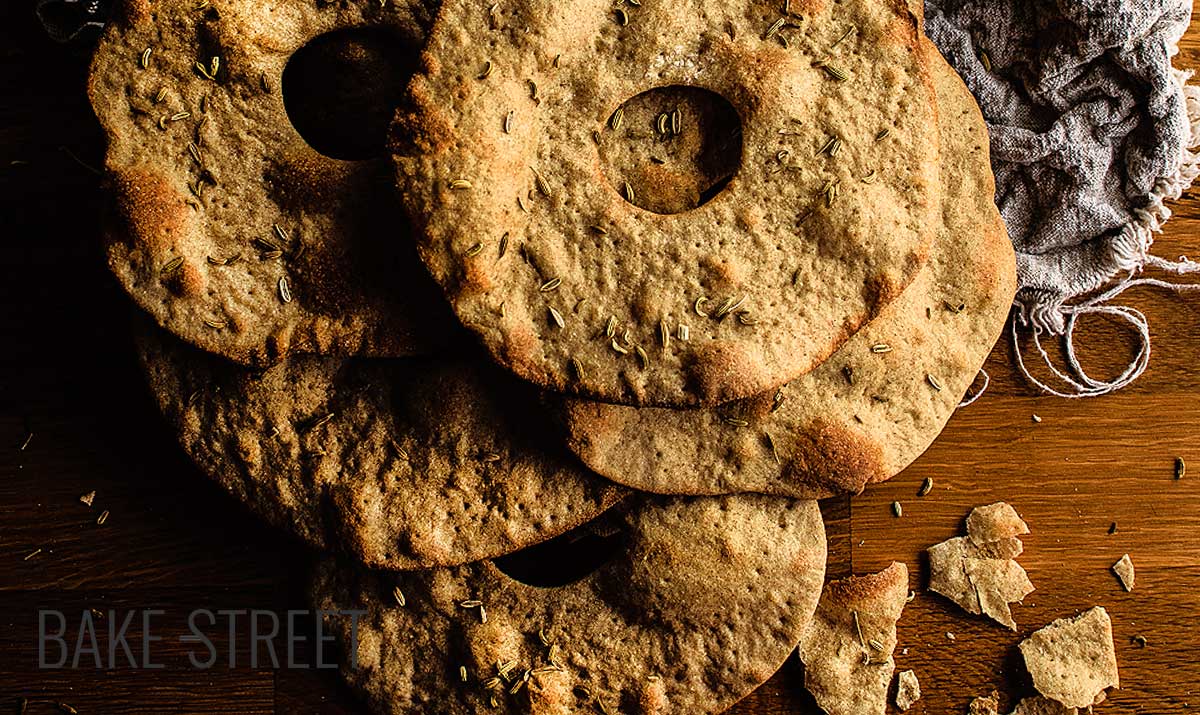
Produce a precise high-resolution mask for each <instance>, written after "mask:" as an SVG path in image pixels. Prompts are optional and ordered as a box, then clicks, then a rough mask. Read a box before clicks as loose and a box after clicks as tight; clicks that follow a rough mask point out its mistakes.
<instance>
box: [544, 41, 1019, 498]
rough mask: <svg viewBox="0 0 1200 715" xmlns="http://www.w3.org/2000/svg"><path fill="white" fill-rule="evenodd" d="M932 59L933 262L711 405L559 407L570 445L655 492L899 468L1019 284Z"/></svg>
mask: <svg viewBox="0 0 1200 715" xmlns="http://www.w3.org/2000/svg"><path fill="white" fill-rule="evenodd" d="M925 46H926V48H927V51H928V53H929V54H930V55H931V56H933V57H936V62H935V63H934V64H933V66H934V77H935V81H936V86H937V88H938V104H939V106H940V112H939V113H940V115H941V116H942V117H943V118H944V119H945V120H946V121H943V122H942V124H941V130H942V146H943V152H942V165H941V171H942V181H943V183H944V188H945V191H944V193H943V195H942V199H943V202H942V220H941V222H940V224H939V229H938V238H937V241H936V242H935V244H934V246H933V251H932V255H931V257H930V259H929V263H928V264H927V265H926V267H925V268H924V269H923V270H922V271H921V273H920V275H918V276H917V278H916V280H915V281H914V282H913V284H912V285H910V286H909V287H908V289H907V290H905V292H904V293H903V294H902V295H901V296H900V297H899V298H898V299H897V300H896V301H895V302H893V303H892V304H891V305H889V306H888V307H887V308H885V309H884V311H883V312H882V314H881V315H880V316H879V317H878V318H876V319H875V321H873V322H872V323H871V324H870V325H868V326H867V327H866V328H864V329H863V330H862V331H860V332H859V333H858V334H857V335H855V336H854V337H853V338H852V339H851V340H850V341H848V342H847V343H846V344H845V345H844V346H842V348H841V349H840V350H839V351H838V352H837V353H835V354H834V355H833V356H832V357H831V358H830V359H829V360H828V361H827V362H826V363H825V364H824V365H822V366H821V367H819V368H817V369H816V370H814V371H813V372H811V373H809V374H808V375H806V376H804V377H802V378H800V379H798V380H795V381H793V382H792V383H790V384H789V385H788V386H786V387H785V388H783V389H782V390H780V391H778V392H776V391H772V392H768V393H764V394H762V395H759V396H758V397H755V398H751V399H747V400H742V401H738V402H734V403H730V404H728V405H725V406H723V407H721V408H719V409H717V410H711V411H710V410H704V411H700V410H667V409H640V410H639V409H633V408H628V407H620V406H616V405H606V404H601V403H596V402H590V401H584V400H568V401H567V402H566V405H565V408H564V416H565V421H566V422H567V425H568V429H569V431H570V434H571V436H570V444H571V447H572V449H574V450H575V452H576V453H577V454H579V455H580V456H581V457H582V458H583V460H584V461H585V462H586V463H587V464H588V465H589V466H591V467H592V468H593V469H595V470H596V471H598V472H600V473H601V474H604V475H606V476H608V477H609V478H611V479H614V480H616V481H619V482H621V483H623V484H627V485H629V486H632V487H635V488H638V489H643V490H648V491H653V492H661V493H682V494H718V493H728V492H739V491H757V492H765V493H771V494H784V495H789V496H809V497H824V496H828V495H831V494H836V493H845V492H850V493H857V492H859V491H861V490H862V488H863V486H864V485H866V484H868V483H870V482H876V481H882V480H884V479H887V478H890V477H891V476H893V475H895V474H897V473H899V472H900V471H901V470H902V469H904V467H906V466H907V465H908V464H909V463H911V462H912V461H913V460H914V459H916V457H917V456H918V455H920V454H921V453H922V452H923V451H924V450H925V449H926V448H927V447H928V446H929V445H930V443H932V442H933V440H934V439H935V438H936V437H937V435H938V434H939V433H940V432H941V430H942V428H943V427H944V426H945V424H946V422H947V420H949V418H950V416H951V415H952V414H953V412H954V410H955V408H957V406H958V403H959V400H960V399H961V397H962V395H963V394H964V392H965V391H966V390H967V389H968V387H969V385H970V384H971V381H972V380H973V379H974V377H975V375H976V373H977V371H978V370H979V367H980V366H981V365H982V364H983V362H984V360H985V359H986V357H987V355H988V353H989V352H990V351H991V349H992V346H993V345H994V344H995V341H996V339H997V337H998V336H999V333H1000V331H1001V329H1002V327H1003V324H1004V319H1005V316H1006V315H1007V314H1008V309H1009V305H1010V304H1011V302H1012V297H1013V294H1014V291H1015V290H1016V269H1015V264H1014V259H1013V251H1012V246H1011V244H1010V243H1009V241H1008V238H1007V234H1006V233H1005V229H1004V224H1003V222H1002V221H1001V219H1000V216H999V213H998V212H997V210H996V207H995V205H994V204H993V202H992V195H993V193H994V187H993V182H992V174H991V168H990V164H989V162H988V142H987V130H986V127H985V126H984V123H983V117H982V116H981V115H980V113H979V109H978V107H977V105H976V104H975V101H974V99H973V98H972V97H971V95H970V93H969V92H968V91H967V89H966V87H965V86H963V84H962V82H961V80H959V79H958V77H957V75H955V74H954V72H953V71H952V70H951V69H950V67H949V65H947V64H946V63H945V61H944V60H942V59H941V57H940V55H938V54H937V50H936V48H933V46H932V44H929V43H926V45H925Z"/></svg>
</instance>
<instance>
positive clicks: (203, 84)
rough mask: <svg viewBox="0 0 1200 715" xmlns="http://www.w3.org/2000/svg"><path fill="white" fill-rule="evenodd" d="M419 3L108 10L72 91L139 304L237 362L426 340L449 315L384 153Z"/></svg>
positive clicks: (114, 243)
mask: <svg viewBox="0 0 1200 715" xmlns="http://www.w3.org/2000/svg"><path fill="white" fill-rule="evenodd" d="M435 6H436V3H435V2H433V1H432V0H430V1H429V2H421V1H419V0H395V1H393V2H388V3H377V2H356V3H341V2H338V3H322V2H316V3H314V2H286V3H278V2H269V3H264V2H257V1H255V0H205V1H204V2H202V3H195V2H190V1H189V2H181V3H161V4H160V3H151V2H149V1H148V0H126V1H125V2H124V3H123V4H121V5H120V7H119V8H118V9H117V10H116V12H115V15H114V17H113V19H112V21H111V22H110V23H109V25H108V27H107V28H106V30H105V32H104V36H103V38H102V39H101V41H100V44H99V46H98V47H97V49H96V54H95V58H94V60H93V62H92V70H91V77H90V80H89V93H90V96H91V101H92V106H93V108H94V109H95V112H96V116H97V117H98V118H99V120H100V124H101V126H102V127H103V128H104V131H105V133H106V135H107V137H108V152H107V156H106V159H105V168H106V170H107V179H106V182H107V185H108V188H109V191H110V195H111V210H110V211H109V212H108V214H109V215H108V216H107V221H106V229H105V233H106V236H107V242H108V246H107V251H108V263H109V267H110V268H111V269H112V272H113V273H114V274H115V275H116V277H117V278H118V280H119V281H120V282H121V284H122V285H123V286H124V288H125V290H126V291H127V292H128V293H129V294H130V296H132V297H133V299H134V300H135V301H136V302H137V304H138V305H139V306H141V307H142V308H143V309H144V310H146V311H147V312H149V313H150V314H151V315H152V316H153V317H154V319H155V320H156V321H157V322H158V323H159V324H160V325H162V326H164V327H165V328H167V329H168V330H170V331H171V332H173V333H175V334H176V335H178V336H180V337H181V338H183V339H185V340H187V341H188V342H189V343H192V344H194V345H197V346H199V347H201V348H203V349H205V350H207V351H209V352H213V353H217V354H220V355H224V356H226V357H228V358H231V359H233V360H236V361H239V362H243V363H259V364H267V363H271V362H274V361H276V360H279V359H280V358H282V357H284V356H286V355H288V354H290V353H297V352H321V353H337V354H359V353H362V354H372V355H405V354H412V353H423V352H427V351H428V350H430V349H431V348H432V347H435V346H438V345H441V344H442V343H444V342H445V338H446V336H447V334H448V332H449V328H450V326H453V324H454V321H453V317H452V315H451V314H450V312H449V310H448V309H446V308H445V307H444V305H443V303H444V301H442V300H441V299H440V295H439V291H438V289H437V286H436V285H434V284H433V282H432V281H431V280H429V278H428V276H427V274H426V271H425V270H424V269H423V268H422V267H421V266H420V262H419V261H418V260H416V256H415V252H414V251H413V249H412V244H411V241H410V240H408V238H407V233H408V230H409V229H408V228H407V226H408V222H407V220H405V219H404V218H403V215H402V213H401V212H400V211H399V210H398V207H397V204H396V200H395V195H394V194H395V188H394V181H393V180H392V176H391V173H392V172H391V169H390V163H389V162H388V161H387V160H386V156H387V152H386V148H385V147H386V139H387V124H388V121H389V120H390V118H391V116H392V113H393V108H394V105H395V102H396V100H397V98H398V96H399V94H400V91H401V88H402V86H403V82H404V81H405V80H406V78H407V76H408V75H409V74H411V72H412V69H413V66H414V65H415V63H416V59H417V54H418V52H419V50H420V48H421V46H422V42H423V40H424V38H425V36H426V32H427V30H428V27H429V25H430V24H431V22H432V18H431V15H432V12H433V9H432V8H434V7H435ZM293 59H295V61H294V62H293V61H292V60H293ZM285 90H287V91H286V92H285ZM293 115H294V116H295V118H296V122H295V123H294V122H293V121H292V119H291V117H292V116H293ZM297 126H301V127H303V128H304V130H305V132H306V133H307V135H308V138H309V139H311V140H312V141H315V142H317V143H318V144H319V145H320V146H321V148H322V149H324V150H325V151H326V152H327V153H328V154H322V153H320V152H318V151H317V149H314V148H313V146H312V145H311V144H310V143H309V141H306V138H305V137H303V136H301V134H300V132H299V131H298V130H297ZM364 137H365V138H364ZM372 141H373V143H374V146H375V153H374V155H370V154H368V155H363V152H364V151H366V152H369V151H370V147H371V146H372ZM347 156H349V157H351V158H350V159H348V158H346V157H347Z"/></svg>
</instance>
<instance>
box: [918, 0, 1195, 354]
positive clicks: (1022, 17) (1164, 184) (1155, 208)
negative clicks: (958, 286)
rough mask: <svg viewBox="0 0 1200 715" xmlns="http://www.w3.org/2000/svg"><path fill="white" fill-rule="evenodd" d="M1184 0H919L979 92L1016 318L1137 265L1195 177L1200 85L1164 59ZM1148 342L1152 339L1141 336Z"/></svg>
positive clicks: (1180, 27)
mask: <svg viewBox="0 0 1200 715" xmlns="http://www.w3.org/2000/svg"><path fill="white" fill-rule="evenodd" d="M1191 10H1192V3H1191V1H1190V0H1187V1H1184V0H1042V1H1040V2H1039V1H1037V0H926V3H925V17H926V20H925V22H926V26H925V29H926V32H927V34H928V35H929V37H930V38H931V39H932V40H933V41H934V43H935V44H936V45H937V46H938V48H939V49H941V51H942V53H943V54H944V55H945V56H946V59H947V60H949V62H950V64H952V65H953V66H954V68H955V69H956V70H957V71H958V72H959V74H961V75H962V77H963V79H964V81H965V82H966V84H967V87H968V88H970V90H971V92H972V94H974V95H975V97H976V99H978V101H979V104H980V107H981V108H982V110H983V115H984V118H985V119H986V120H987V123H988V130H989V132H990V135H991V151H992V167H993V169H994V171H995V174H996V203H997V205H998V206H999V207H1000V212H1001V213H1002V214H1003V216H1004V220H1005V222H1006V223H1007V224H1008V231H1009V236H1010V237H1011V238H1012V242H1013V245H1014V246H1015V248H1016V250H1017V273H1018V282H1019V286H1020V291H1019V293H1018V296H1017V304H1018V306H1019V308H1020V309H1021V315H1022V317H1023V319H1025V320H1028V321H1030V322H1032V323H1033V325H1034V326H1035V328H1036V329H1038V330H1039V331H1047V332H1050V333H1055V334H1057V333H1062V332H1063V331H1064V327H1065V325H1064V323H1070V322H1073V321H1071V320H1070V318H1069V316H1070V315H1071V311H1070V304H1069V301H1071V299H1073V298H1076V297H1079V296H1082V295H1085V294H1088V293H1091V292H1093V291H1096V290H1098V289H1100V288H1103V287H1105V286H1106V285H1109V284H1111V283H1112V282H1113V280H1114V279H1117V278H1120V277H1122V276H1123V275H1125V274H1130V273H1132V272H1135V271H1139V270H1140V269H1142V268H1143V267H1145V265H1146V264H1147V262H1148V260H1149V261H1150V262H1151V263H1153V264H1154V265H1155V266H1157V267H1161V268H1167V269H1168V270H1171V269H1174V270H1176V272H1190V270H1192V269H1194V268H1195V267H1196V264H1193V263H1190V262H1182V263H1175V264H1172V263H1168V262H1164V261H1161V260H1156V259H1152V257H1149V256H1148V251H1149V248H1150V244H1151V242H1152V240H1153V238H1152V234H1153V233H1154V232H1156V231H1158V230H1159V229H1160V227H1161V226H1162V224H1163V222H1164V221H1166V220H1167V218H1168V217H1170V215H1171V212H1170V210H1169V209H1168V208H1167V207H1166V206H1164V205H1163V201H1164V200H1167V199H1175V198H1178V197H1179V195H1180V194H1181V193H1182V192H1183V191H1184V190H1185V189H1186V188H1187V187H1188V186H1189V185H1191V183H1192V180H1193V179H1194V178H1195V177H1196V175H1197V173H1200V167H1198V164H1200V161H1198V159H1200V157H1198V155H1197V154H1194V153H1192V152H1191V151H1189V149H1190V148H1191V147H1193V146H1195V145H1197V144H1198V143H1200V131H1198V128H1200V124H1198V122H1197V118H1198V117H1200V94H1198V93H1197V91H1196V89H1195V88H1192V87H1188V86H1186V80H1187V79H1188V77H1189V76H1190V73H1184V72H1181V71H1178V70H1176V69H1174V68H1173V67H1172V64H1171V58H1172V57H1173V56H1174V55H1175V54H1176V52H1177V51H1178V50H1177V47H1176V45H1177V43H1178V41H1179V38H1180V37H1181V36H1182V35H1183V33H1184V31H1185V30H1186V29H1187V27H1188V22H1189V20H1190V17H1191ZM1147 350H1148V346H1147Z"/></svg>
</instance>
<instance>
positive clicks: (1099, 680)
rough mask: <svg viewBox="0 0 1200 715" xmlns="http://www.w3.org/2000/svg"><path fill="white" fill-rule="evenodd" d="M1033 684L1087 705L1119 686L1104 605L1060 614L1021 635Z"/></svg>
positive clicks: (1070, 703) (1073, 704) (1074, 704)
mask: <svg viewBox="0 0 1200 715" xmlns="http://www.w3.org/2000/svg"><path fill="white" fill-rule="evenodd" d="M1020 648H1021V656H1022V657H1023V658H1024V659H1025V667H1026V668H1028V669H1029V674H1030V675H1032V676H1033V687H1035V688H1037V691H1038V692H1039V693H1041V694H1042V695H1044V696H1045V697H1047V698H1049V699H1051V700H1054V701H1056V702H1058V703H1060V704H1062V705H1064V706H1066V707H1068V708H1088V707H1091V706H1092V705H1095V704H1097V703H1099V702H1101V701H1102V700H1104V698H1105V696H1106V692H1105V691H1106V690H1107V689H1108V688H1119V687H1121V679H1120V676H1119V675H1118V673H1117V652H1116V649H1115V647H1114V646H1113V637H1112V620H1111V619H1110V618H1109V617H1108V612H1107V611H1105V610H1104V608H1102V607H1101V606H1095V607H1093V608H1090V609H1088V610H1087V611H1085V612H1083V613H1081V614H1079V615H1078V616H1076V617H1074V618H1060V619H1058V620H1057V621H1054V622H1053V623H1051V624H1050V625H1048V626H1046V627H1044V628H1041V629H1039V630H1037V631H1035V632H1034V633H1033V634H1032V635H1030V636H1029V637H1028V638H1026V639H1025V640H1023V641H1021V644H1020Z"/></svg>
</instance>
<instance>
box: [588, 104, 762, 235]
mask: <svg viewBox="0 0 1200 715" xmlns="http://www.w3.org/2000/svg"><path fill="white" fill-rule="evenodd" d="M741 161H742V123H741V119H740V118H739V117H738V113H737V110H735V109H734V108H733V105H731V104H730V103H729V102H728V101H727V100H726V99H725V98H724V97H722V96H721V95H719V94H716V93H715V92H711V91H709V90H707V89H701V88H699V87H682V86H668V87H656V88H654V89H650V90H647V91H645V92H642V93H641V94H638V95H636V96H634V97H633V98H631V99H629V100H628V101H626V102H625V103H624V104H622V105H621V107H620V108H619V109H618V110H617V111H616V112H615V113H614V114H613V115H612V116H611V117H610V118H609V121H608V123H607V124H606V125H605V127H604V131H603V132H601V134H600V162H601V166H602V167H603V169H604V175H605V177H606V178H607V179H608V183H609V184H610V185H611V186H612V188H613V190H615V191H616V192H617V193H618V194H620V195H621V197H622V198H624V199H625V200H626V201H629V202H630V203H632V204H634V205H635V206H639V207H641V208H643V209H646V210H647V211H653V212H655V213H659V214H676V213H683V212H684V211H690V210H692V209H694V208H697V207H699V206H703V205H704V204H706V203H708V202H709V201H711V200H712V199H713V198H715V197H716V196H717V194H719V193H720V192H721V190H722V189H724V188H725V186H726V185H727V184H728V183H729V180H730V179H732V178H733V175H734V174H735V173H736V172H737V169H738V166H739V165H740V164H741Z"/></svg>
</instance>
